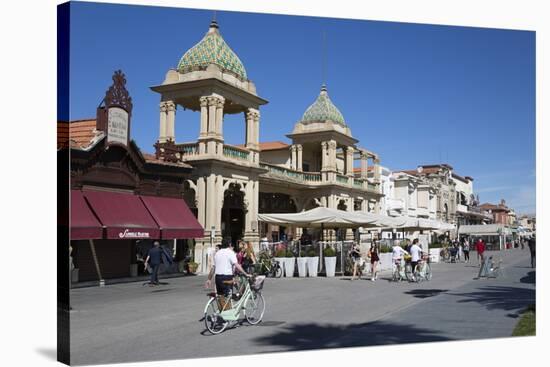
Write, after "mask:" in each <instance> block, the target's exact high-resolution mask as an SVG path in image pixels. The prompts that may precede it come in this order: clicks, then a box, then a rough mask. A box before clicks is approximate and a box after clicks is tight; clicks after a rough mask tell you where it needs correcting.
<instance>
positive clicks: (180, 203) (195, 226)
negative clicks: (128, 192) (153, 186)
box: [141, 196, 204, 239]
mask: <svg viewBox="0 0 550 367" xmlns="http://www.w3.org/2000/svg"><path fill="white" fill-rule="evenodd" d="M141 199H142V200H143V202H144V203H145V206H146V207H147V209H149V212H150V213H151V215H152V216H153V218H155V221H156V222H157V223H158V225H159V226H160V229H161V236H162V239H173V238H199V237H203V236H204V228H202V226H201V225H200V223H199V222H198V221H197V218H195V216H194V215H193V213H192V212H191V210H189V208H188V207H187V204H186V203H185V201H184V200H183V199H175V198H163V197H158V196H141Z"/></svg>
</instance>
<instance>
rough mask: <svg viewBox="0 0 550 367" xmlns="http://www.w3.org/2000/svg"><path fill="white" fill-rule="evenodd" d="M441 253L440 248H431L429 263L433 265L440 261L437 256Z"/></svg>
mask: <svg viewBox="0 0 550 367" xmlns="http://www.w3.org/2000/svg"><path fill="white" fill-rule="evenodd" d="M440 253H441V249H440V248H431V249H430V261H431V262H433V263H438V262H439V261H440V259H439V254H440Z"/></svg>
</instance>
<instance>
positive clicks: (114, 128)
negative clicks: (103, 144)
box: [107, 107, 128, 146]
mask: <svg viewBox="0 0 550 367" xmlns="http://www.w3.org/2000/svg"><path fill="white" fill-rule="evenodd" d="M107 142H108V143H113V142H114V143H120V144H124V145H125V146H127V145H128V112H126V111H125V110H124V109H122V108H120V107H110V108H109V113H108V117H107Z"/></svg>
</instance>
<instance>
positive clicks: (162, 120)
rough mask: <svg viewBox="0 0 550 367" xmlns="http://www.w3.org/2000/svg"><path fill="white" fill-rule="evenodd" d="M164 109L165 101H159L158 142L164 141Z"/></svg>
mask: <svg viewBox="0 0 550 367" xmlns="http://www.w3.org/2000/svg"><path fill="white" fill-rule="evenodd" d="M166 111H167V109H166V102H160V124H159V125H160V128H159V130H160V131H159V142H161V143H164V142H165V141H166Z"/></svg>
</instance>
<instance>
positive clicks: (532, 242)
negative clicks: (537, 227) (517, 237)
mask: <svg viewBox="0 0 550 367" xmlns="http://www.w3.org/2000/svg"><path fill="white" fill-rule="evenodd" d="M536 247H537V240H536V238H535V235H533V236H532V237H531V238H530V239H529V251H530V252H531V267H532V268H534V267H535V266H536V258H535V255H536V254H535V250H536Z"/></svg>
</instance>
